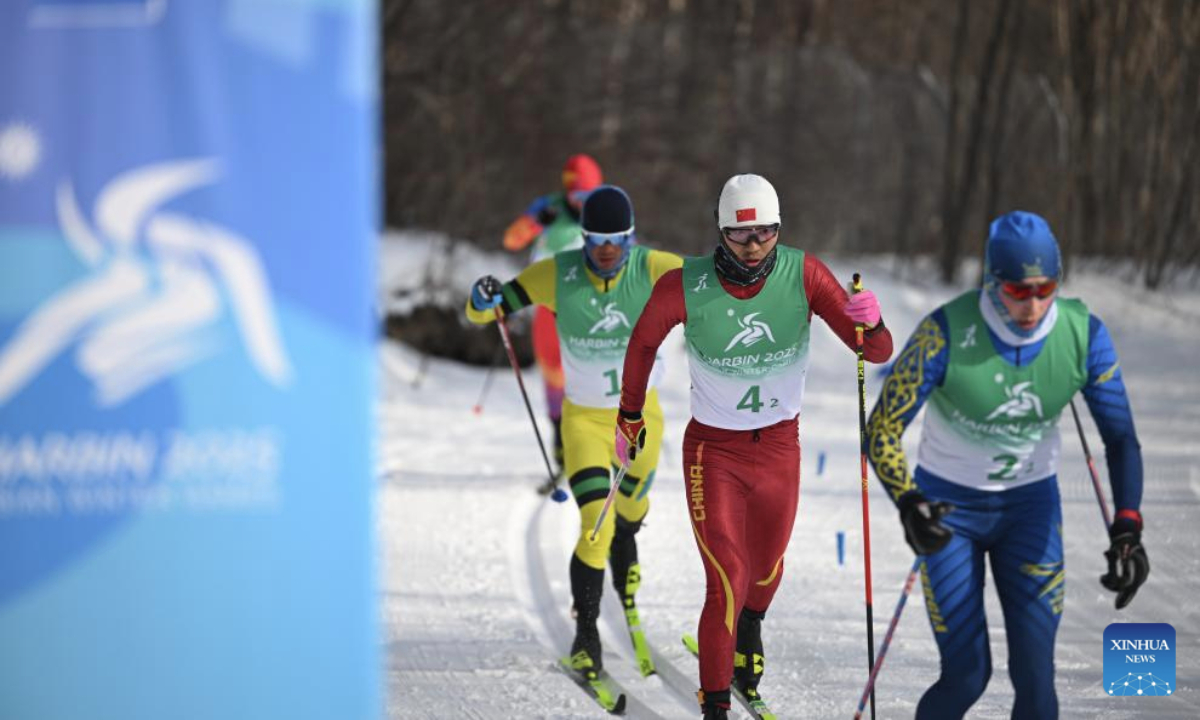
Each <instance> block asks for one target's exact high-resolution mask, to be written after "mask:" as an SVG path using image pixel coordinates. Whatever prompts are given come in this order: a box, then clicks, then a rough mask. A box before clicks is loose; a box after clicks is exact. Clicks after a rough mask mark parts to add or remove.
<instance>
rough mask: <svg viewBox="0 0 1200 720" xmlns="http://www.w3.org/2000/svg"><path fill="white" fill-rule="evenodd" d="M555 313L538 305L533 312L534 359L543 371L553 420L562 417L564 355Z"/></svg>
mask: <svg viewBox="0 0 1200 720" xmlns="http://www.w3.org/2000/svg"><path fill="white" fill-rule="evenodd" d="M555 322H556V321H555V318H554V313H552V312H550V310H548V309H547V308H545V307H543V306H541V305H538V306H537V307H536V308H534V311H533V357H534V359H536V360H537V364H538V369H540V370H541V371H542V382H544V383H545V385H546V410H547V412H549V414H550V419H551V420H558V419H560V418H561V417H562V402H563V388H564V387H565V386H566V382H567V379H566V376H565V375H563V367H562V354H561V350H560V349H559V347H558V329H557V326H556V325H555Z"/></svg>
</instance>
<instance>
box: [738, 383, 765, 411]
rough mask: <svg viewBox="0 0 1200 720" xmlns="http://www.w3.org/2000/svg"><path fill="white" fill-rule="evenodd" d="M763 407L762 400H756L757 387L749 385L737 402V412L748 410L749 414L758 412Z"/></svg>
mask: <svg viewBox="0 0 1200 720" xmlns="http://www.w3.org/2000/svg"><path fill="white" fill-rule="evenodd" d="M762 406H763V404H762V400H759V399H758V386H757V385H751V386H750V389H749V390H747V391H746V394H745V395H743V396H742V399H741V400H739V401H738V404H737V409H738V410H749V411H750V412H758V409H759V408H761V407H762Z"/></svg>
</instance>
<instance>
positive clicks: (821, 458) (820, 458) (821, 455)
mask: <svg viewBox="0 0 1200 720" xmlns="http://www.w3.org/2000/svg"><path fill="white" fill-rule="evenodd" d="M823 474H825V451H824V450H821V451H819V452H818V453H817V477H821V475H823Z"/></svg>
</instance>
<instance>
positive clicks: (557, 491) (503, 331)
mask: <svg viewBox="0 0 1200 720" xmlns="http://www.w3.org/2000/svg"><path fill="white" fill-rule="evenodd" d="M493 310H494V311H495V313H496V326H497V327H498V328H500V339H501V340H502V341H503V342H504V351H505V352H507V353H508V363H509V364H510V365H512V369H513V372H514V373H515V374H516V376H517V386H518V387H519V388H521V399H522V400H524V401H525V410H526V411H528V412H529V422H530V423H531V424H532V425H533V434H534V435H536V436H537V444H538V450H541V451H542V460H543V461H545V463H546V472H547V473H548V475H549V482H548V485H549V486H550V487H552V488H554V489H553V491H552V492H551V494H550V498H551V499H552V500H554V502H565V501H566V499H567V493H566V492H565V491H564V490H563V489H562V488H560V487H559V486H558V476H557V475H555V474H554V470H553V469H551V467H550V456H549V455H547V454H546V444H545V443H544V442H542V431H541V430H538V424H537V419H535V418H534V416H533V406H532V405H530V404H529V393H527V392H525V380H524V379H522V377H521V365H520V364H519V363H518V362H517V353H516V352H514V351H513V346H512V340H511V339H510V338H509V337H508V326H507V325H505V324H504V314H503V313H501V312H500V306H499V305H497V306H496V307H495V308H493Z"/></svg>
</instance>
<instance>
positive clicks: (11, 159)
mask: <svg viewBox="0 0 1200 720" xmlns="http://www.w3.org/2000/svg"><path fill="white" fill-rule="evenodd" d="M41 159H42V141H41V138H39V137H38V134H37V131H36V130H34V129H33V127H32V126H30V125H27V124H25V123H20V122H17V123H10V124H8V125H5V126H4V127H0V177H3V178H10V179H12V180H20V179H21V178H23V177H25V176H26V175H28V174H29V173H31V172H33V171H34V169H35V168H36V167H37V165H38V162H39V161H40V160H41Z"/></svg>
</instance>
